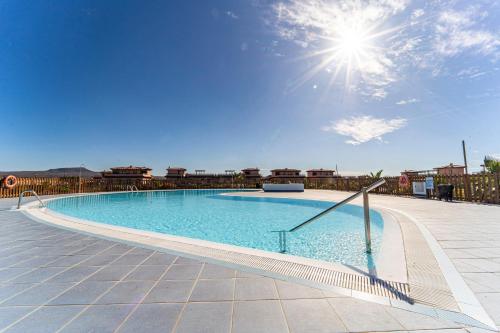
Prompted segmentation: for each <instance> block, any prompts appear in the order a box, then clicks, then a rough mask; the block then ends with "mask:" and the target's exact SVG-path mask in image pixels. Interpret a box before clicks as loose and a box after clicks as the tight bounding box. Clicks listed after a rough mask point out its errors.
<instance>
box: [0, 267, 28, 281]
mask: <svg viewBox="0 0 500 333" xmlns="http://www.w3.org/2000/svg"><path fill="white" fill-rule="evenodd" d="M31 270H33V268H31V267H16V268H4V269H2V270H0V282H7V281H9V280H12V279H14V278H15V277H16V276H19V275H22V274H24V273H27V272H29V271H31Z"/></svg>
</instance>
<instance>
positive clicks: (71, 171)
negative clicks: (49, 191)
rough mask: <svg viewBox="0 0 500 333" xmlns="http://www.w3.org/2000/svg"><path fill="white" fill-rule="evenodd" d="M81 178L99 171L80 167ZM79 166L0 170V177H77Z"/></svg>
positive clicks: (90, 176) (97, 174)
mask: <svg viewBox="0 0 500 333" xmlns="http://www.w3.org/2000/svg"><path fill="white" fill-rule="evenodd" d="M81 171H82V177H83V178H92V177H96V176H100V175H101V173H100V172H95V171H92V170H89V169H87V168H81ZM79 174H80V168H79V167H76V168H57V169H49V170H44V171H0V177H1V176H6V175H14V176H16V177H78V175H79Z"/></svg>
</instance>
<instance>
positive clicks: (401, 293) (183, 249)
mask: <svg viewBox="0 0 500 333" xmlns="http://www.w3.org/2000/svg"><path fill="white" fill-rule="evenodd" d="M168 249H171V250H173V251H178V252H180V253H183V254H188V255H189V254H191V255H194V256H196V257H204V258H211V259H214V260H217V261H221V262H225V263H230V264H235V265H238V266H245V267H249V268H252V269H255V270H258V271H261V272H262V273H263V274H266V273H267V274H269V273H274V274H273V275H281V276H284V277H289V278H295V279H299V280H304V281H308V282H313V283H315V284H319V285H323V286H325V287H327V286H335V287H340V288H345V289H351V290H356V291H359V292H364V293H369V294H372V295H378V296H383V297H388V298H392V299H399V300H404V301H406V302H410V303H413V302H412V300H411V299H410V297H409V292H410V288H409V285H408V284H406V283H401V282H394V281H386V280H381V279H377V278H375V277H372V276H363V275H357V274H350V273H346V272H339V271H335V270H331V269H327V268H323V267H316V266H310V265H304V264H300V263H295V262H289V261H283V260H278V259H274V258H266V257H261V256H256V255H251V254H244V253H237V252H232V251H226V250H222V249H216V248H208V247H203V246H198V245H192V244H186V243H182V242H175V241H171V240H169V241H168Z"/></svg>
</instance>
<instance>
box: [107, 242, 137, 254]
mask: <svg viewBox="0 0 500 333" xmlns="http://www.w3.org/2000/svg"><path fill="white" fill-rule="evenodd" d="M132 248H133V247H132V246H129V245H126V244H120V243H117V244H115V246H113V247H110V248H109V249H106V250H104V251H103V252H101V253H99V254H100V255H108V254H118V255H122V254H125V253H128V251H130V250H132Z"/></svg>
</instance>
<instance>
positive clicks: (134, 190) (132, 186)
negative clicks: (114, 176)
mask: <svg viewBox="0 0 500 333" xmlns="http://www.w3.org/2000/svg"><path fill="white" fill-rule="evenodd" d="M126 191H129V192H139V189H138V188H137V186H135V185H127V188H126Z"/></svg>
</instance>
